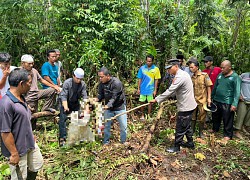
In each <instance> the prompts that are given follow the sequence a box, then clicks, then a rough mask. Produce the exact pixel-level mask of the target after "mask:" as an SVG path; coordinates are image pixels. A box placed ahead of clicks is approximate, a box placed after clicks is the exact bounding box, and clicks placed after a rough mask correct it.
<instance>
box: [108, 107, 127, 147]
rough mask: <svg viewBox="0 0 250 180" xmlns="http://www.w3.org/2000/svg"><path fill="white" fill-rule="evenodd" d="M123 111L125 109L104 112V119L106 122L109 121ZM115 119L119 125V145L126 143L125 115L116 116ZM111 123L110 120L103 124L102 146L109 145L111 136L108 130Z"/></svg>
mask: <svg viewBox="0 0 250 180" xmlns="http://www.w3.org/2000/svg"><path fill="white" fill-rule="evenodd" d="M125 111H126V107H125V109H123V110H119V111H110V110H106V111H105V112H104V119H105V121H106V120H107V119H111V118H112V117H114V116H115V115H117V114H120V113H123V112H125ZM116 119H117V120H118V122H119V125H120V141H121V143H124V142H125V141H126V138H127V114H123V115H121V116H118V117H117V118H116ZM112 123H113V122H112V120H109V121H107V122H106V123H105V128H104V140H103V144H108V143H109V139H110V136H111V133H110V128H111V125H112Z"/></svg>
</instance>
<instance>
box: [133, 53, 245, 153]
mask: <svg viewBox="0 0 250 180" xmlns="http://www.w3.org/2000/svg"><path fill="white" fill-rule="evenodd" d="M149 58H150V56H147V58H146V65H143V66H142V67H141V68H140V70H139V72H138V75H137V77H138V78H139V84H138V93H140V99H139V101H141V102H145V100H146V99H147V100H148V102H151V103H155V102H158V103H161V102H162V101H164V100H166V99H167V98H170V97H173V96H176V99H177V109H178V114H177V121H176V133H175V144H174V146H173V147H171V148H170V149H167V151H168V152H178V151H179V150H180V146H183V147H188V148H194V142H193V138H192V136H193V133H194V132H195V130H196V123H198V130H199V137H200V138H203V137H204V135H203V129H204V125H205V122H206V119H207V117H208V116H209V114H208V113H207V112H206V111H210V110H211V111H212V123H213V127H212V130H210V131H209V132H211V133H216V132H218V131H219V130H220V126H221V120H223V135H224V138H223V140H222V141H224V142H225V143H226V142H227V141H228V140H230V139H232V138H233V131H234V128H235V130H236V131H235V136H236V137H239V138H242V136H241V134H240V131H241V130H242V129H244V126H250V111H249V110H250V108H249V104H250V102H249V98H250V83H249V82H250V73H249V72H248V73H244V74H242V75H241V76H240V77H239V76H238V75H237V73H236V72H234V71H233V69H232V65H231V62H230V61H229V60H224V61H223V62H222V63H221V66H220V67H214V66H213V57H211V56H206V57H205V58H204V59H203V62H204V65H205V67H206V68H205V69H204V70H203V71H201V70H200V68H199V67H200V65H199V62H198V60H197V59H196V58H194V57H191V58H190V59H189V60H188V62H187V66H184V65H183V59H184V57H183V55H177V58H179V59H177V58H176V59H171V60H169V61H168V63H167V65H166V66H165V69H166V70H167V78H166V79H168V83H169V84H168V88H167V90H166V91H165V92H164V93H163V94H161V95H159V96H157V97H155V95H156V90H157V83H158V79H160V75H159V74H158V71H157V70H158V69H157V67H155V65H153V64H152V62H151V61H153V58H151V59H149ZM144 84H146V85H144ZM150 84H153V86H152V85H151V86H150ZM155 85H156V86H155ZM145 92H147V93H145ZM152 97H155V98H154V99H153V98H152ZM238 102H239V105H238ZM237 107H238V108H237ZM142 110H143V109H142ZM149 110H151V107H149ZM236 111H237V118H236V120H235V127H234V115H235V112H236ZM148 112H149V113H150V111H148ZM142 113H144V112H142ZM142 117H144V116H142ZM142 119H143V118H142ZM184 135H186V138H187V142H184V141H183V137H184Z"/></svg>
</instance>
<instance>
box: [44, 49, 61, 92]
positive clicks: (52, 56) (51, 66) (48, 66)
mask: <svg viewBox="0 0 250 180" xmlns="http://www.w3.org/2000/svg"><path fill="white" fill-rule="evenodd" d="M47 58H48V61H47V62H45V63H44V64H43V66H42V77H43V79H45V80H46V81H48V82H49V83H50V84H53V85H60V80H59V77H58V67H57V66H56V65H55V62H56V59H57V55H56V51H55V50H49V51H48V52H47ZM47 88H49V86H46V85H44V84H43V89H47Z"/></svg>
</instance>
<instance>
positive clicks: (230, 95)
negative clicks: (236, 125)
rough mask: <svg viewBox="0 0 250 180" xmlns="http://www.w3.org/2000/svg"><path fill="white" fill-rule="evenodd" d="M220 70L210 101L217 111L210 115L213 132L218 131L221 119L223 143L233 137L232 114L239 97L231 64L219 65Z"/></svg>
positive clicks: (228, 62)
mask: <svg viewBox="0 0 250 180" xmlns="http://www.w3.org/2000/svg"><path fill="white" fill-rule="evenodd" d="M221 70H222V72H221V73H220V74H219V75H218V77H217V79H216V82H215V85H214V89H213V91H212V99H213V102H214V103H215V104H216V106H217V111H216V112H214V113H212V119H213V132H218V131H219V129H220V124H221V119H222V120H223V124H224V141H225V142H227V141H228V140H229V139H232V137H233V120H234V112H235V111H236V109H237V105H238V101H239V97H240V78H239V76H238V74H237V73H235V72H234V71H233V70H232V65H231V62H230V61H228V60H225V61H223V62H222V63H221Z"/></svg>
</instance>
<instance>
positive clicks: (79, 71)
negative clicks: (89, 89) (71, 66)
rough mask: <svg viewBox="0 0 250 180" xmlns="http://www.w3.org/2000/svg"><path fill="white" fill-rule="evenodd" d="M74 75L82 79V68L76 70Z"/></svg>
mask: <svg viewBox="0 0 250 180" xmlns="http://www.w3.org/2000/svg"><path fill="white" fill-rule="evenodd" d="M74 75H75V76H76V77H77V78H79V79H83V77H84V70H83V69H82V68H76V70H75V71H74Z"/></svg>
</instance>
